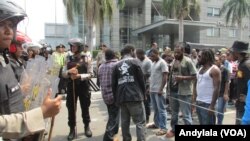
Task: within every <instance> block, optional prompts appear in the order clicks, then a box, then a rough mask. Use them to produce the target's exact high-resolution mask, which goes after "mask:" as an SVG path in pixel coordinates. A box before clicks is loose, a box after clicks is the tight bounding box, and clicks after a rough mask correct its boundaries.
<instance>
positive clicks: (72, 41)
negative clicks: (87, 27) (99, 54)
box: [68, 38, 84, 52]
mask: <svg viewBox="0 0 250 141" xmlns="http://www.w3.org/2000/svg"><path fill="white" fill-rule="evenodd" d="M68 43H69V45H70V49H71V46H73V45H74V46H77V47H78V52H81V51H82V50H83V46H84V42H83V40H82V39H81V38H72V39H70V40H69V42H68Z"/></svg>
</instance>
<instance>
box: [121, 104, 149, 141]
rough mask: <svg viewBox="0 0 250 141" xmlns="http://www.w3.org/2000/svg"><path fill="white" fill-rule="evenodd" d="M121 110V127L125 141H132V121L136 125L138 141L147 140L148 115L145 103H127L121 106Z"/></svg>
mask: <svg viewBox="0 0 250 141" xmlns="http://www.w3.org/2000/svg"><path fill="white" fill-rule="evenodd" d="M120 108H121V126H122V137H123V141H132V137H131V134H130V131H129V130H130V128H129V126H130V120H131V117H132V120H133V122H134V124H135V125H136V136H137V141H145V140H146V137H145V135H146V115H145V109H144V103H143V102H142V101H135V102H126V103H122V104H121V105H120Z"/></svg>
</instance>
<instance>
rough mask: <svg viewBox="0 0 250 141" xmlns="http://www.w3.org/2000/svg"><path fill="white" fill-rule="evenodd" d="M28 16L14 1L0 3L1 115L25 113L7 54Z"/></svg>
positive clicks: (5, 0)
mask: <svg viewBox="0 0 250 141" xmlns="http://www.w3.org/2000/svg"><path fill="white" fill-rule="evenodd" d="M26 16H27V15H26V13H25V11H24V10H23V9H22V8H21V7H19V6H18V5H16V4H15V3H13V1H10V0H1V1H0V115H4V114H11V113H19V112H23V111H24V104H23V96H22V92H21V88H20V86H19V84H18V80H17V78H16V77H15V74H14V72H13V70H12V68H11V65H10V59H9V58H8V56H7V53H8V50H9V46H10V43H11V42H12V41H13V40H16V38H15V34H16V28H17V24H18V23H19V22H20V21H21V20H23V19H24V17H26ZM13 37H14V38H13ZM33 139H35V138H33ZM4 140H5V139H4ZM6 140H9V139H6ZM18 140H21V139H18Z"/></svg>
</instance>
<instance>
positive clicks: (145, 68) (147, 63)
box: [138, 57, 152, 84]
mask: <svg viewBox="0 0 250 141" xmlns="http://www.w3.org/2000/svg"><path fill="white" fill-rule="evenodd" d="M138 60H139V59H138ZM139 62H140V66H141V69H142V72H143V74H144V75H146V74H147V75H150V73H151V65H152V61H151V60H150V59H148V58H147V57H145V59H144V60H143V61H141V60H139ZM145 81H146V83H147V84H148V83H149V80H145Z"/></svg>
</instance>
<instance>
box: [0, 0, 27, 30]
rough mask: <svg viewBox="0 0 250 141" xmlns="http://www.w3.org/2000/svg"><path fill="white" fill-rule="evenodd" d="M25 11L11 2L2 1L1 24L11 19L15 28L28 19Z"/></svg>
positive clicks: (0, 9) (0, 6)
mask: <svg viewBox="0 0 250 141" xmlns="http://www.w3.org/2000/svg"><path fill="white" fill-rule="evenodd" d="M26 16H27V14H26V13H25V11H24V10H23V9H22V8H21V7H20V6H19V5H17V4H16V3H14V2H13V1H11V0H1V1H0V22H2V21H4V20H7V19H10V20H12V21H13V23H14V24H15V26H16V25H17V24H18V22H20V21H21V20H23V19H24V17H26Z"/></svg>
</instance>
